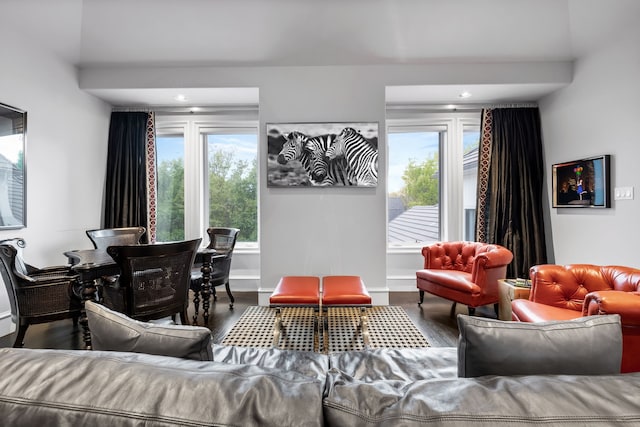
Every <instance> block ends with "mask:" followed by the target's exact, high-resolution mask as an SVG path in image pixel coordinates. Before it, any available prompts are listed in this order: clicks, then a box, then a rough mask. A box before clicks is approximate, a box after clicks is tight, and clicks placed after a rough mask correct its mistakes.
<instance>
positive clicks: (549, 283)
mask: <svg viewBox="0 0 640 427" xmlns="http://www.w3.org/2000/svg"><path fill="white" fill-rule="evenodd" d="M529 275H530V278H531V293H530V295H529V299H528V300H525V299H517V300H514V301H512V302H511V309H512V318H513V320H518V321H522V322H545V321H550V320H568V319H575V318H577V317H581V316H590V315H595V314H619V315H620V317H621V321H622V367H621V372H638V371H640V269H636V268H631V267H623V266H615V265H608V266H598V265H592V264H572V265H552V264H544V265H536V266H533V267H531V269H530V272H529Z"/></svg>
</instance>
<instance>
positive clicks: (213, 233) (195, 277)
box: [191, 227, 240, 311]
mask: <svg viewBox="0 0 640 427" xmlns="http://www.w3.org/2000/svg"><path fill="white" fill-rule="evenodd" d="M238 233H240V230H238V229H237V228H228V227H210V228H208V229H207V234H208V235H209V246H207V248H208V249H215V250H216V252H217V253H219V254H224V255H225V256H224V257H222V258H214V260H213V265H212V266H211V270H212V271H211V279H210V280H209V285H211V292H212V294H213V300H214V301H217V300H218V296H217V294H216V286H222V285H224V286H225V289H226V290H227V295H228V296H229V308H233V303H234V301H235V299H234V298H233V295H232V294H231V289H230V287H229V272H230V271H231V257H232V256H233V249H234V248H235V246H236V240H237V239H238ZM191 290H192V291H193V292H194V294H196V295H198V294H199V293H200V291H201V290H202V272H201V271H200V266H195V267H194V268H193V270H192V271H191ZM195 300H196V301H197V300H199V299H198V298H196V299H195ZM197 309H198V307H196V311H197Z"/></svg>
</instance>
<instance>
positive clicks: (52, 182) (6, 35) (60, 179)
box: [0, 27, 111, 336]
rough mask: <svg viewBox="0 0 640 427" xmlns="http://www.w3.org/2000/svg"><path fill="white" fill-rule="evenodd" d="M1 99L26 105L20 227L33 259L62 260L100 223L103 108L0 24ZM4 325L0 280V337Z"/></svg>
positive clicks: (68, 73) (2, 235)
mask: <svg viewBox="0 0 640 427" xmlns="http://www.w3.org/2000/svg"><path fill="white" fill-rule="evenodd" d="M0 39H2V40H5V41H6V40H11V43H2V44H0V57H1V58H3V59H2V66H1V67H0V102H1V103H4V104H8V105H11V106H13V107H16V108H20V109H23V110H26V111H27V147H26V171H27V191H26V197H27V227H26V228H24V229H19V230H0V239H7V238H11V237H22V238H24V239H25V241H26V242H27V247H26V249H25V250H24V256H25V259H26V260H27V262H29V263H31V264H33V265H36V266H45V265H59V264H65V263H66V258H65V257H64V256H63V254H62V253H63V251H65V250H69V249H74V248H89V247H90V246H91V245H90V242H89V240H88V239H87V237H86V235H85V234H84V231H85V230H86V229H87V228H94V227H96V226H99V225H100V215H101V203H102V189H103V182H104V170H105V156H106V152H107V147H106V142H107V133H108V122H109V114H110V111H111V109H110V107H109V106H108V105H106V104H104V103H103V102H102V101H99V100H98V99H96V98H94V97H93V96H91V95H88V94H87V93H85V92H83V91H82V90H80V89H79V88H78V81H77V70H75V69H74V68H73V67H71V66H69V65H67V64H65V63H64V62H63V61H60V60H58V59H57V58H55V57H54V56H52V55H51V54H50V53H48V52H46V51H42V50H40V49H39V48H38V47H37V46H34V45H30V44H29V43H28V42H26V41H22V40H21V39H20V38H19V37H15V34H11V33H10V32H9V31H8V30H7V28H6V27H0ZM10 328H11V323H10V308H9V302H8V299H7V296H6V292H5V287H4V286H2V285H0V336H1V335H6V334H7V333H8V332H9V330H10Z"/></svg>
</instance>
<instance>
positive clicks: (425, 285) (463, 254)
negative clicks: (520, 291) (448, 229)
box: [416, 242, 513, 316]
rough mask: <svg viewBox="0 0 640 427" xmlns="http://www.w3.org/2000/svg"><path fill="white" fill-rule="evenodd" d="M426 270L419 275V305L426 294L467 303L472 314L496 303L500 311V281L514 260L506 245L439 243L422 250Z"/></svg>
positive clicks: (417, 274)
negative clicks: (482, 307)
mask: <svg viewBox="0 0 640 427" xmlns="http://www.w3.org/2000/svg"><path fill="white" fill-rule="evenodd" d="M422 256H423V257H424V269H423V270H418V271H417V272H416V280H417V287H418V289H419V290H420V302H419V303H418V304H422V302H423V301H424V293H425V292H429V293H430V294H433V295H437V296H439V297H442V298H446V299H448V300H451V301H453V305H452V306H451V315H452V316H453V313H454V312H455V307H456V303H458V302H459V303H461V304H465V305H466V306H468V308H469V314H470V315H473V314H474V313H475V308H476V307H480V306H483V305H487V304H494V308H495V310H496V314H497V311H498V301H499V296H498V279H504V278H505V277H506V272H507V265H509V263H510V262H511V260H513V254H512V253H511V251H510V250H509V249H507V248H505V247H503V246H500V245H494V244H488V243H480V242H438V243H434V244H431V245H429V246H425V247H424V248H422Z"/></svg>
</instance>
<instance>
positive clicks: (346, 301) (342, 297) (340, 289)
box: [321, 276, 371, 348]
mask: <svg viewBox="0 0 640 427" xmlns="http://www.w3.org/2000/svg"><path fill="white" fill-rule="evenodd" d="M334 307H360V324H359V325H358V327H359V328H361V329H362V341H363V343H364V346H365V348H366V347H368V346H369V322H368V319H367V308H369V307H371V296H370V295H369V292H368V291H367V288H366V287H365V286H364V282H363V281H362V279H361V278H360V276H324V277H323V278H322V305H321V311H323V310H328V309H329V308H334ZM324 321H325V322H326V321H327V318H326V317H325V319H324ZM328 329H329V328H328V327H325V328H323V330H324V331H328ZM327 339H328V337H326V336H325V337H324V339H323V341H324V342H326V341H327Z"/></svg>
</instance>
